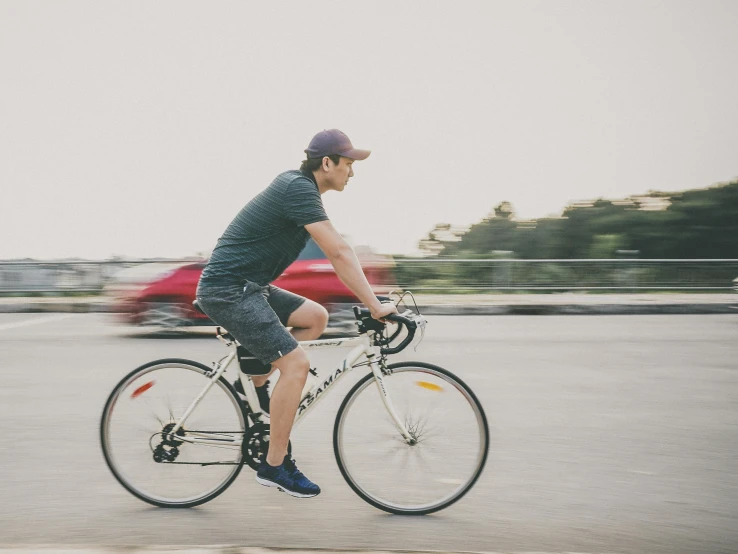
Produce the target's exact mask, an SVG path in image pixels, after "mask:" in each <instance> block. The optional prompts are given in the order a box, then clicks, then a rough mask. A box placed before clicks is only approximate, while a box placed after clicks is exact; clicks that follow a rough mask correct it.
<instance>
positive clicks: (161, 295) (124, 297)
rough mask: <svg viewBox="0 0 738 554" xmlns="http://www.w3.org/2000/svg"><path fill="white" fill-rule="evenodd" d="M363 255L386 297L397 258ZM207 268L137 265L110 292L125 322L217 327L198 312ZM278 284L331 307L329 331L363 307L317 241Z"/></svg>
mask: <svg viewBox="0 0 738 554" xmlns="http://www.w3.org/2000/svg"><path fill="white" fill-rule="evenodd" d="M357 254H358V255H359V259H360V260H361V262H362V267H363V268H364V273H365V274H366V276H367V279H368V280H369V282H370V283H371V284H372V286H373V287H374V289H375V292H376V293H377V294H385V293H386V292H387V291H388V289H389V288H390V287H389V284H390V283H392V282H393V271H392V266H393V262H392V261H391V259H390V258H387V257H384V256H377V255H375V254H371V253H369V252H367V251H365V250H362V249H357ZM205 263H206V262H205V261H203V262H197V263H192V264H187V265H174V266H172V265H166V264H149V265H148V266H147V265H144V266H136V267H134V268H130V269H126V270H123V271H121V272H119V273H118V274H117V275H116V276H115V278H114V279H113V282H112V283H111V284H109V285H108V286H106V291H107V293H108V294H109V295H110V296H111V297H112V298H113V299H114V311H115V312H116V313H118V314H119V317H120V319H121V320H122V321H124V322H125V323H131V324H134V325H154V326H157V327H160V328H166V329H172V328H177V327H183V326H189V325H212V324H213V323H212V322H211V321H210V320H209V319H208V318H207V317H206V316H204V315H203V314H201V313H199V312H197V311H195V310H194V309H193V308H192V301H193V300H194V299H195V291H196V289H197V283H198V281H199V280H200V274H201V273H202V270H203V268H204V267H205ZM273 284H274V285H275V286H278V287H280V288H283V289H285V290H288V291H291V292H294V293H295V294H299V295H300V296H304V297H305V298H309V299H310V300H314V301H315V302H318V303H319V304H322V305H323V306H325V307H326V309H328V312H329V313H330V314H331V318H330V320H329V324H328V325H329V328H334V329H336V328H340V327H345V326H346V323H347V317H346V316H348V315H349V313H350V306H352V305H353V304H356V303H357V302H358V300H357V298H356V297H355V296H354V294H353V293H352V292H351V291H350V290H349V289H348V288H347V287H346V285H344V284H343V283H342V282H341V280H340V279H339V278H338V276H337V275H336V272H335V270H334V269H333V266H332V265H331V263H330V261H328V259H327V258H326V256H325V254H324V253H323V251H322V250H321V249H320V247H319V246H318V245H317V244H316V243H315V242H314V241H313V240H312V239H310V240H308V242H307V244H306V245H305V248H304V249H303V250H302V252H301V253H300V255H299V257H298V258H297V260H295V262H294V263H293V264H292V265H290V266H289V267H288V268H287V269H286V270H285V271H284V273H282V275H280V277H279V278H278V279H277V280H276V281H274V283H273ZM351 319H353V315H351Z"/></svg>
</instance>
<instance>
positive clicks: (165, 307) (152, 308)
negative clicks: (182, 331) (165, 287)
mask: <svg viewBox="0 0 738 554" xmlns="http://www.w3.org/2000/svg"><path fill="white" fill-rule="evenodd" d="M186 313H187V312H186V310H185V309H184V307H183V306H182V305H181V304H177V303H175V302H149V303H148V304H147V307H146V311H145V312H144V313H143V317H142V318H141V325H147V326H151V327H157V328H158V329H161V330H162V331H172V330H175V329H179V328H181V327H184V326H186V325H187V323H188V320H187V316H186Z"/></svg>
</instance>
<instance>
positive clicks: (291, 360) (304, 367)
mask: <svg viewBox="0 0 738 554" xmlns="http://www.w3.org/2000/svg"><path fill="white" fill-rule="evenodd" d="M272 365H273V366H275V367H276V368H277V369H279V372H280V373H281V374H282V376H287V377H303V378H306V377H307V374H308V371H310V360H309V359H308V357H307V354H305V351H304V350H303V349H302V348H300V347H299V346H298V347H297V348H295V349H294V350H293V351H292V352H290V353H289V354H287V355H286V356H282V357H281V358H279V359H277V360H275V361H273V362H272Z"/></svg>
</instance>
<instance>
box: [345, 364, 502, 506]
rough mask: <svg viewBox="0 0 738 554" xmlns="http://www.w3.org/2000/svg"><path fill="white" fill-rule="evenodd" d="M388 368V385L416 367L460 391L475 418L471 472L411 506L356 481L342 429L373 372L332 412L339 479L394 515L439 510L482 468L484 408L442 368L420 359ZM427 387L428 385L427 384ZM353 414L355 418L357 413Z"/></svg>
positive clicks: (485, 435) (463, 490)
mask: <svg viewBox="0 0 738 554" xmlns="http://www.w3.org/2000/svg"><path fill="white" fill-rule="evenodd" d="M388 369H390V370H391V371H392V374H391V375H390V376H388V377H385V381H386V383H387V386H388V387H389V386H390V383H391V381H392V375H397V374H401V373H403V372H408V371H411V370H416V371H418V370H420V372H421V373H427V374H431V375H434V376H435V377H436V378H437V379H438V380H439V381H441V382H445V383H448V384H449V385H451V386H453V387H454V389H456V390H457V391H459V392H461V393H462V395H463V396H464V397H465V399H466V401H467V402H468V403H469V404H470V406H471V408H472V411H473V412H474V413H475V414H476V420H477V422H478V426H479V429H477V430H476V433H478V439H479V444H480V446H479V450H480V451H479V454H478V458H477V460H476V462H475V463H474V468H473V471H471V473H470V475H469V476H468V478H467V479H465V481H464V482H463V483H462V485H461V486H460V487H458V488H457V489H456V490H454V491H453V493H452V494H450V495H447V496H446V497H445V498H443V499H441V500H439V501H432V502H426V503H425V504H424V505H415V506H403V505H401V504H399V503H393V502H388V501H386V500H383V499H382V498H380V497H379V496H378V495H376V494H373V493H371V492H370V491H368V490H367V489H366V485H362V483H360V482H358V481H359V479H358V478H357V477H356V476H355V475H354V474H352V471H351V470H350V469H349V467H347V462H346V458H347V456H346V452H344V449H345V446H344V440H343V436H342V435H343V432H342V428H343V426H344V424H345V422H346V419H347V416H348V413H349V411H350V408H351V406H352V405H353V404H354V401H355V400H356V398H357V397H358V396H359V395H361V394H362V392H363V391H365V390H366V389H367V387H369V386H370V383H371V382H372V381H374V374H373V373H369V374H368V375H366V376H364V377H363V378H362V379H360V380H359V381H358V382H357V383H356V384H355V385H354V387H353V388H352V389H351V390H350V391H349V392H348V394H347V395H346V397H345V398H344V400H343V402H342V404H341V406H340V408H339V410H338V413H337V414H336V421H335V425H334V429H333V450H334V454H335V457H336V463H337V464H338V468H339V470H340V472H341V475H343V478H344V479H345V480H346V482H347V483H348V485H349V487H351V489H352V490H353V491H354V492H355V493H356V494H357V495H358V496H359V497H360V498H362V499H363V500H364V501H366V502H367V503H369V504H370V505H372V506H374V507H375V508H378V509H380V510H383V511H386V512H389V513H392V514H398V515H425V514H430V513H433V512H437V511H440V510H443V509H445V508H447V507H448V506H450V505H452V504H453V503H455V502H457V501H458V500H459V499H461V498H462V497H463V496H464V495H465V494H466V493H468V492H469V490H471V488H472V487H473V486H474V484H475V483H476V482H477V480H478V479H479V477H480V475H481V474H482V470H483V469H484V465H485V463H486V460H487V454H488V450H489V426H488V424H487V418H486V415H485V413H484V409H483V408H482V405H481V404H480V402H479V400H478V399H477V397H476V396H475V395H474V393H473V392H472V390H471V389H470V388H469V386H468V385H466V383H464V382H463V381H462V380H461V379H459V378H458V377H456V376H455V375H454V374H453V373H451V372H450V371H448V370H446V369H444V368H441V367H439V366H436V365H433V364H428V363H424V362H411V361H408V362H399V363H394V364H391V365H389V366H388ZM429 387H431V385H429ZM390 396H392V395H390ZM384 413H386V410H385V411H384ZM356 417H357V418H359V416H356ZM360 419H361V420H362V421H365V420H367V419H368V418H367V417H366V415H363V416H362V417H361V418H360ZM406 423H407V420H406ZM395 434H396V435H397V438H400V437H399V435H400V434H399V432H396V433H395ZM366 442H369V441H366ZM366 442H365V443H364V445H365V446H364V448H366ZM403 442H404V441H403ZM405 445H406V446H409V445H407V443H405ZM376 448H378V444H377V443H371V446H370V447H369V449H376ZM385 459H386V458H385ZM380 465H381V464H375V465H373V466H372V471H374V468H377V469H379V467H378V466H380Z"/></svg>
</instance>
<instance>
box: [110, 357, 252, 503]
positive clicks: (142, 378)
mask: <svg viewBox="0 0 738 554" xmlns="http://www.w3.org/2000/svg"><path fill="white" fill-rule="evenodd" d="M208 387H209V390H207V392H206V393H205V395H204V397H203V398H202V399H201V401H200V403H199V404H198V405H197V406H196V408H195V409H194V411H192V413H191V414H190V415H189V417H188V418H187V420H186V421H185V423H184V425H183V426H182V427H181V428H180V429H179V431H177V432H175V433H174V434H171V433H170V431H172V430H173V429H174V426H175V425H176V423H177V422H178V421H179V420H180V419H181V418H182V416H183V415H184V414H185V412H186V411H187V409H188V408H189V407H190V406H191V405H192V404H193V402H194V401H195V399H196V398H198V396H199V395H201V394H202V393H203V392H204V391H205V390H206V389H207V388H208ZM245 431H246V419H245V417H244V409H243V405H242V403H241V400H240V399H239V398H238V396H237V393H236V392H235V391H234V390H233V387H232V386H231V385H230V383H228V382H227V381H226V380H225V379H224V378H223V377H220V378H219V379H217V380H215V381H213V377H212V374H211V371H210V370H209V369H208V367H207V366H204V365H202V364H199V363H197V362H192V361H188V360H179V359H167V360H157V361H155V362H151V363H148V364H146V365H143V366H141V367H139V368H138V369H135V370H134V371H132V372H131V373H130V374H128V375H127V376H126V377H124V378H123V380H122V381H121V382H120V383H118V385H117V386H116V387H115V389H114V390H113V392H112V393H111V395H110V398H108V401H107V403H106V404H105V408H104V410H103V414H102V420H101V422H100V440H101V443H102V450H103V454H104V456H105V461H106V462H107V464H108V467H109V468H110V470H111V471H112V472H113V475H114V476H115V478H116V479H117V480H118V482H120V484H121V485H123V487H125V488H126V489H127V490H128V491H129V492H130V493H131V494H133V495H134V496H136V497H138V498H140V499H141V500H143V501H145V502H148V503H149V504H153V505H154V506H160V507H170V508H189V507H192V506H197V505H199V504H203V503H204V502H207V501H209V500H212V499H213V498H215V497H216V496H218V495H219V494H220V493H222V492H223V491H224V490H225V489H226V488H228V486H229V485H230V484H231V483H232V482H233V480H234V479H235V478H236V477H237V476H238V473H239V472H240V471H241V467H242V466H243V461H244V460H243V454H242V449H241V444H242V442H243V440H244V433H245Z"/></svg>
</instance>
